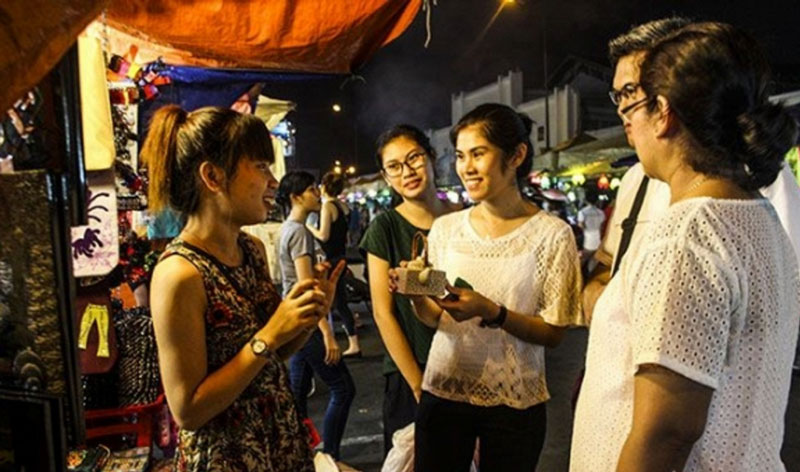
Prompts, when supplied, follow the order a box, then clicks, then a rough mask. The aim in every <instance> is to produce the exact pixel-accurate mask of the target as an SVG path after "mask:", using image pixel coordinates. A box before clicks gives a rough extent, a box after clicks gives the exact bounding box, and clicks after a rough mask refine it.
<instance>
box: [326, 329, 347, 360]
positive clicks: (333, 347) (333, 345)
mask: <svg viewBox="0 0 800 472" xmlns="http://www.w3.org/2000/svg"><path fill="white" fill-rule="evenodd" d="M323 333H325V332H324V331H323ZM322 341H323V342H324V343H325V363H326V364H328V365H333V364H338V363H339V361H340V360H341V359H342V351H341V349H340V348H339V343H338V342H336V337H334V336H333V334H332V333H331V332H329V333H327V334H324V335H323V336H322Z"/></svg>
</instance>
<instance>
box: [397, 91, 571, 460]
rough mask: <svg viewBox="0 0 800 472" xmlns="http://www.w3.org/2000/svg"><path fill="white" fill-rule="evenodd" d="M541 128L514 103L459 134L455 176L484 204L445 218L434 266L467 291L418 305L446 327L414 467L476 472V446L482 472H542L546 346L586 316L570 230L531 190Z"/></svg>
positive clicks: (463, 124)
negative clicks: (524, 186) (526, 189)
mask: <svg viewBox="0 0 800 472" xmlns="http://www.w3.org/2000/svg"><path fill="white" fill-rule="evenodd" d="M531 125H532V121H531V120H530V118H528V117H527V116H526V115H521V114H518V113H517V112H516V111H514V110H513V109H512V108H510V107H508V106H505V105H499V104H485V105H481V106H479V107H477V108H475V109H474V110H472V111H471V112H469V113H467V114H466V115H465V116H464V117H463V118H461V120H460V121H459V122H458V124H457V125H456V126H455V127H454V128H453V129H452V131H451V132H450V137H451V140H452V142H453V144H454V145H455V148H456V172H457V173H458V176H459V178H460V179H461V182H462V183H463V185H464V187H465V188H466V190H467V192H468V193H469V197H470V198H471V199H472V200H473V201H475V202H476V203H477V204H476V205H475V206H474V207H472V208H469V209H466V210H462V211H460V212H457V213H452V214H449V215H445V216H442V217H440V218H438V219H437V220H436V221H435V222H434V223H433V227H432V228H431V231H430V235H429V238H428V244H429V249H430V254H429V257H430V261H431V263H432V264H433V266H434V267H436V268H437V269H440V270H444V271H446V272H447V278H448V280H450V281H455V282H454V284H455V285H456V286H452V287H451V286H448V287H447V290H448V292H449V295H448V296H446V297H444V298H435V297H423V296H409V298H410V299H411V300H412V306H413V307H414V309H415V312H416V314H417V315H418V316H419V318H420V320H422V321H423V322H424V323H425V324H426V325H428V326H430V327H431V328H434V329H436V334H435V335H434V338H433V343H432V346H431V351H430V355H429V357H428V365H427V366H426V368H425V376H424V379H423V382H422V398H421V401H420V405H419V409H418V411H417V417H416V422H415V437H414V446H415V451H414V453H415V454H414V469H415V470H424V471H429V470H431V471H433V470H451V471H459V472H460V471H467V470H469V467H470V462H471V461H472V457H473V451H474V449H475V441H476V439H478V440H479V442H480V451H479V452H480V465H479V467H480V470H488V471H495V470H502V471H504V472H514V471H520V472H523V471H524V472H530V471H532V470H535V468H536V464H537V462H538V459H539V453H540V452H541V449H542V445H543V444H544V437H545V430H546V414H545V402H546V401H547V400H548V399H549V394H548V392H547V384H546V381H545V366H544V347H545V346H549V347H554V346H556V345H558V344H559V343H560V342H561V339H562V338H563V336H564V331H565V330H566V328H567V327H568V326H571V325H579V324H582V311H581V305H580V290H581V272H580V260H579V257H578V249H577V246H576V244H575V239H574V237H573V234H572V230H571V229H570V226H569V225H568V224H567V223H565V222H564V221H562V220H560V219H559V218H558V217H556V216H553V215H550V214H548V213H547V212H544V211H541V210H540V209H539V208H538V207H537V206H536V205H534V204H532V203H530V202H528V201H527V200H526V199H525V198H524V197H523V195H522V192H521V190H520V187H521V184H520V182H523V181H524V180H525V179H526V178H527V176H528V173H529V172H530V169H531V165H532V163H533V157H532V155H533V149H532V146H531V143H530V131H531ZM394 277H395V272H394V271H392V282H393V284H392V287H393V288H395V285H394V281H395V279H394ZM459 279H460V280H459ZM468 286H469V287H471V288H468Z"/></svg>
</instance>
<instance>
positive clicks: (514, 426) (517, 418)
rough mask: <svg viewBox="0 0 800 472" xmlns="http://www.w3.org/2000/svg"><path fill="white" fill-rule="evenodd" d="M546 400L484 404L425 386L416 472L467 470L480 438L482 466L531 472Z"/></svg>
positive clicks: (494, 471)
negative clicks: (523, 406)
mask: <svg viewBox="0 0 800 472" xmlns="http://www.w3.org/2000/svg"><path fill="white" fill-rule="evenodd" d="M546 426H547V416H546V410H545V405H544V403H540V404H538V405H534V406H532V407H530V408H527V409H525V410H517V409H515V408H511V407H508V406H492V407H482V406H475V405H470V404H468V403H461V402H454V401H450V400H445V399H443V398H439V397H436V396H434V395H431V394H430V393H428V392H422V400H421V401H420V404H419V409H418V410H417V419H416V425H415V430H414V470H415V471H416V472H439V471H445V470H446V471H453V472H467V471H469V466H470V461H471V460H472V456H473V453H474V451H475V439H480V464H479V466H480V467H479V468H480V470H481V472H516V471H519V472H532V471H534V470H535V469H536V463H537V462H538V461H539V453H540V452H541V451H542V445H543V444H544V434H545V429H546Z"/></svg>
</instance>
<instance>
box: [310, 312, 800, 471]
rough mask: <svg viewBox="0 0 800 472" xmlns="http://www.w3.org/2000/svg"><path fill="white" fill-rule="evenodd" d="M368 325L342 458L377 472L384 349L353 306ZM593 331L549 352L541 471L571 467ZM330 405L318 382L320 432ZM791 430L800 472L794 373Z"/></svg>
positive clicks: (799, 391) (786, 450) (792, 463)
mask: <svg viewBox="0 0 800 472" xmlns="http://www.w3.org/2000/svg"><path fill="white" fill-rule="evenodd" d="M351 308H353V309H354V312H356V313H358V315H359V321H360V322H361V323H363V326H362V327H361V328H360V330H359V337H360V341H361V348H362V352H363V354H364V356H363V357H362V358H361V359H347V360H346V362H347V367H348V368H349V369H350V373H351V375H352V376H353V379H354V380H355V384H356V398H355V400H354V401H353V406H352V409H351V410H350V417H349V419H348V424H347V429H346V430H345V434H344V439H343V441H342V458H341V460H342V461H343V462H345V463H347V464H349V465H350V466H352V467H353V468H354V469H357V470H361V471H364V472H377V471H380V469H381V464H382V463H383V425H382V422H381V415H382V413H381V412H382V402H383V385H384V382H383V375H382V374H381V367H382V364H381V362H382V359H383V345H382V343H381V339H380V335H379V334H378V331H377V328H376V327H375V324H374V322H373V320H372V316H371V313H369V310H368V307H366V306H365V305H364V304H358V305H351ZM336 334H337V338H338V339H339V344H340V346H341V347H342V349H343V350H344V349H346V348H347V338H346V336H345V334H344V331H343V329H342V328H341V326H337V328H336ZM586 341H587V331H586V330H585V329H572V330H570V331H568V332H567V335H566V336H565V338H564V340H563V342H562V343H561V344H560V345H559V346H558V347H557V348H555V349H548V350H547V354H546V365H547V385H548V388H549V390H550V396H551V399H550V401H549V402H548V403H547V436H546V438H545V444H544V448H543V450H542V454H541V457H540V459H539V465H538V467H537V469H536V470H537V472H561V471H567V470H568V468H569V448H570V437H571V435H572V407H571V404H570V401H571V397H572V390H573V386H574V384H575V378H576V375H577V374H578V372H579V371H580V369H581V367H582V366H583V362H584V353H585V352H586ZM327 401H328V390H327V387H326V386H325V384H324V383H323V382H322V381H321V380H320V379H319V378H317V379H316V391H315V393H314V394H313V395H312V396H311V398H309V404H308V408H309V413H310V415H311V418H312V421H313V422H314V424H315V425H316V426H317V428H318V429H321V428H322V419H323V416H324V413H325V408H326V406H327ZM785 424H786V431H785V436H784V444H783V448H782V451H781V455H782V457H783V461H784V464H785V465H786V470H787V472H800V375H793V378H792V388H791V391H790V395H789V406H788V408H787V412H786V423H785Z"/></svg>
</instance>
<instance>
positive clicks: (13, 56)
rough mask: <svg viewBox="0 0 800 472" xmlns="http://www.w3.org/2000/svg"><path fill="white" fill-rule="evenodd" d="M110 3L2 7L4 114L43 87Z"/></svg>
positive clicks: (80, 0) (64, 1)
mask: <svg viewBox="0 0 800 472" xmlns="http://www.w3.org/2000/svg"><path fill="white" fill-rule="evenodd" d="M106 3H108V0H25V1H12V2H7V1H4V2H2V3H0V22H2V24H3V27H2V28H0V110H2V113H5V110H7V109H8V108H9V107H10V106H11V104H12V103H14V101H15V100H17V99H18V98H20V97H22V95H23V94H24V93H26V92H27V91H28V90H30V89H31V87H33V86H34V85H36V84H37V83H39V82H40V81H41V80H42V79H43V78H44V76H45V75H46V74H47V73H48V72H49V71H50V69H52V68H53V67H54V66H55V65H56V63H57V62H58V60H59V59H61V56H63V55H64V53H65V52H66V51H67V49H69V47H70V46H72V45H73V44H74V43H75V38H77V37H78V33H80V32H81V31H82V30H83V29H84V28H85V27H86V25H87V24H89V22H91V21H92V20H93V19H94V18H95V17H97V15H99V14H100V12H101V11H102V10H103V6H104V5H105V4H106Z"/></svg>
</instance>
